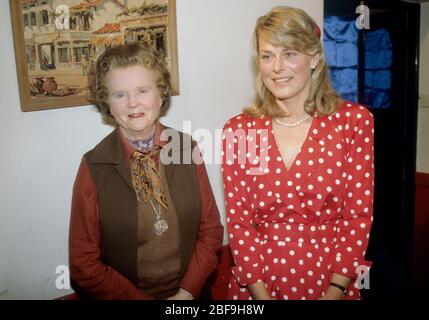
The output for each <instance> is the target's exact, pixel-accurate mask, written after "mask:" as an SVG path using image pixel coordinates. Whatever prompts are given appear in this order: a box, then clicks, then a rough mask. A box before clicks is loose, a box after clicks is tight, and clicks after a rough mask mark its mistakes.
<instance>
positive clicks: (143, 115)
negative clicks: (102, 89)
mask: <svg viewBox="0 0 429 320" xmlns="http://www.w3.org/2000/svg"><path fill="white" fill-rule="evenodd" d="M105 85H106V88H107V90H108V93H109V96H108V103H109V106H110V112H111V113H112V115H113V117H114V118H115V120H116V122H117V123H118V125H119V127H120V128H121V129H122V131H123V133H124V134H125V136H126V137H127V138H129V139H131V140H136V139H146V138H148V137H150V135H151V134H153V132H154V130H155V121H156V120H157V119H158V118H159V114H160V109H161V105H162V100H161V95H160V92H159V89H158V86H157V85H156V83H155V80H154V76H153V73H152V71H151V70H148V69H146V68H145V67H144V66H141V65H136V66H130V67H125V68H114V69H112V70H110V71H109V72H108V73H107V75H106V78H105Z"/></svg>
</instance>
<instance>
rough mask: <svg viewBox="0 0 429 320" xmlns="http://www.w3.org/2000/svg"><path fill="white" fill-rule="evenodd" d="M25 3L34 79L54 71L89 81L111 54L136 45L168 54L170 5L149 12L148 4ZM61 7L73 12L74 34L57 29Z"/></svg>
mask: <svg viewBox="0 0 429 320" xmlns="http://www.w3.org/2000/svg"><path fill="white" fill-rule="evenodd" d="M20 1H21V5H22V16H23V24H24V38H25V54H26V62H27V64H28V69H29V72H30V76H31V75H37V74H40V73H41V72H42V73H43V71H48V72H49V71H51V70H67V71H68V72H72V71H76V72H81V70H83V74H82V75H85V71H87V70H86V69H87V66H88V64H89V63H91V62H92V61H94V60H95V59H96V58H97V57H98V55H99V54H101V52H103V51H104V50H105V49H106V48H108V47H110V46H114V45H118V44H121V43H127V42H131V41H146V42H148V43H150V44H152V45H153V46H154V47H156V48H157V49H159V50H160V51H162V52H163V53H164V54H166V55H167V54H168V53H167V52H168V41H167V32H166V28H167V25H168V16H167V12H166V3H167V0H164V1H157V2H156V3H158V4H161V6H156V5H155V6H154V5H151V4H145V5H146V7H145V10H143V11H142V10H139V8H140V9H142V4H143V3H145V2H144V1H142V0H20ZM163 5H164V6H163ZM60 6H66V7H67V9H68V12H67V13H68V18H69V19H68V21H69V26H68V27H69V28H68V29H63V30H59V29H58V28H57V26H56V24H55V21H58V19H59V18H60V17H59V14H60V13H61V11H60V12H57V8H60ZM151 6H153V7H154V8H155V10H152V9H153V8H152V7H151ZM163 7H164V8H163ZM151 10H152V11H151ZM142 13H143V15H142ZM167 62H169V61H168V59H167Z"/></svg>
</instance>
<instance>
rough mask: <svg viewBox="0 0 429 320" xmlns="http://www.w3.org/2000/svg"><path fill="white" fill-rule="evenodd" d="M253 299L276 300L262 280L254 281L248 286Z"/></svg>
mask: <svg viewBox="0 0 429 320" xmlns="http://www.w3.org/2000/svg"><path fill="white" fill-rule="evenodd" d="M247 288H248V289H249V291H250V294H251V296H252V298H253V300H275V299H274V298H272V297H271V296H270V295H269V294H268V291H267V289H266V288H265V284H264V283H262V282H257V283H252V284H249V285H248V286H247Z"/></svg>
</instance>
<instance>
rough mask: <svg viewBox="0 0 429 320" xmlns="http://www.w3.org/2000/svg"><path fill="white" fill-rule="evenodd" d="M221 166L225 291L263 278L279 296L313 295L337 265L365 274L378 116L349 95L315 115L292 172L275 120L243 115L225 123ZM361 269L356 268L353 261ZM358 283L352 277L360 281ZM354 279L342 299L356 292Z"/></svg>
mask: <svg viewBox="0 0 429 320" xmlns="http://www.w3.org/2000/svg"><path fill="white" fill-rule="evenodd" d="M222 139H223V150H222V157H223V162H222V174H223V180H224V188H225V200H226V211H227V212H226V215H227V228H228V234H229V239H230V246H231V250H232V254H233V257H234V262H235V266H234V267H233V268H232V272H233V277H232V278H231V281H230V283H229V293H228V298H229V299H240V300H243V299H251V297H250V294H249V292H248V290H247V288H246V286H247V285H249V284H252V283H256V282H259V281H263V282H264V283H265V284H266V286H267V290H268V292H269V294H270V295H271V296H272V297H273V298H275V299H279V300H280V299H294V300H297V299H317V298H319V297H321V296H322V295H323V294H324V293H325V292H326V290H327V288H328V286H329V281H330V279H331V274H332V273H337V274H340V275H343V276H346V277H348V278H352V279H358V280H359V279H360V278H359V272H357V270H359V268H358V267H359V266H367V267H368V266H370V262H368V261H365V258H364V255H365V250H366V248H367V244H368V239H369V232H370V228H371V224H372V205H373V185H374V166H373V118H372V115H371V113H370V112H369V111H368V110H367V109H366V108H364V107H362V106H359V105H356V104H352V103H348V102H343V103H342V105H341V107H340V108H339V109H338V110H337V111H336V112H335V113H334V114H332V115H331V116H320V117H314V118H313V120H312V123H311V127H310V130H309V132H308V135H307V137H306V140H305V141H304V143H303V145H302V147H301V149H300V151H299V152H298V153H297V155H296V157H295V160H294V162H293V164H292V166H291V167H290V168H289V170H287V169H286V167H285V166H284V164H283V159H282V157H281V154H280V151H279V149H278V148H277V145H276V143H275V140H274V135H273V130H272V121H271V118H266V117H264V118H258V119H255V118H251V117H250V116H248V115H246V114H241V115H239V116H236V117H234V118H232V119H230V120H229V121H228V122H227V123H226V125H225V127H224V131H223V136H222ZM357 268H358V269H357ZM357 282H358V281H356V283H357ZM359 298H360V295H359V289H358V288H356V287H355V282H354V281H352V282H351V283H350V286H349V288H348V290H347V294H346V297H345V299H359Z"/></svg>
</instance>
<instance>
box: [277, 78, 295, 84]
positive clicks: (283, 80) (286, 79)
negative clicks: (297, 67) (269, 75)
mask: <svg viewBox="0 0 429 320" xmlns="http://www.w3.org/2000/svg"><path fill="white" fill-rule="evenodd" d="M292 78H293V77H283V78H276V79H272V80H273V81H274V82H275V83H280V84H281V83H286V82H288V81H289V80H291V79H292Z"/></svg>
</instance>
